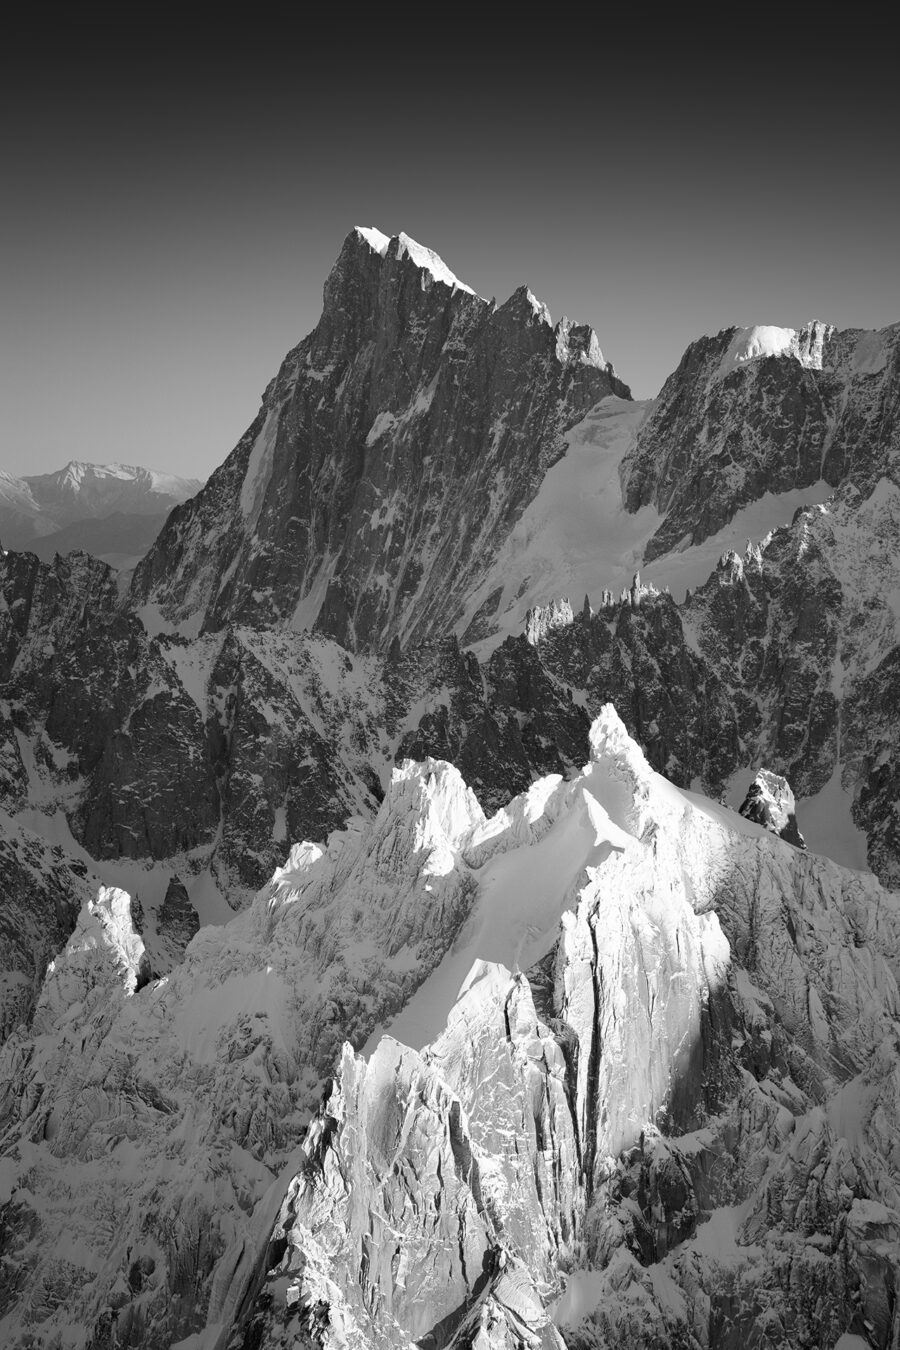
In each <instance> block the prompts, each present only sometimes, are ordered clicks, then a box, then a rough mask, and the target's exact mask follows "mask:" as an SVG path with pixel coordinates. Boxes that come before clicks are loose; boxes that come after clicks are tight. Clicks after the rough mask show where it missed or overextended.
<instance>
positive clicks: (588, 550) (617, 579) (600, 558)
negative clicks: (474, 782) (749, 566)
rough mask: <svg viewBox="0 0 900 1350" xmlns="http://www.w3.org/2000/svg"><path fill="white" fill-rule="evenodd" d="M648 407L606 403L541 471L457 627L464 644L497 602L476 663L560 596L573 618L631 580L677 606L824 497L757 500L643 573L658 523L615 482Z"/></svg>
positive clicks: (807, 493) (821, 493)
mask: <svg viewBox="0 0 900 1350" xmlns="http://www.w3.org/2000/svg"><path fill="white" fill-rule="evenodd" d="M653 407H654V404H653V402H652V401H648V402H643V403H635V402H628V401H626V400H624V399H620V398H616V397H615V396H610V397H608V398H605V399H603V400H601V402H600V403H598V404H597V405H596V406H595V407H594V408H592V409H591V410H590V412H589V413H588V414H587V415H586V416H585V417H584V418H583V419H582V420H581V421H580V422H579V423H578V424H577V426H575V427H574V428H573V430H572V431H571V432H569V434H568V436H567V437H566V453H565V455H564V457H563V458H562V459H561V460H559V462H558V463H556V464H554V465H553V467H552V468H551V469H550V470H549V471H548V472H547V474H546V476H545V478H544V480H543V482H542V484H541V486H540V489H539V491H538V493H537V495H536V497H535V498H534V500H533V501H532V502H531V503H530V505H529V506H528V507H527V508H526V510H525V511H524V513H523V515H522V517H521V519H520V520H519V521H518V523H517V524H516V525H515V527H514V528H513V530H512V531H511V533H510V535H509V537H508V539H507V541H506V542H505V544H504V545H503V547H502V549H501V550H500V552H499V554H498V556H497V558H496V560H495V561H494V563H493V564H492V566H491V567H490V568H489V570H488V571H487V573H486V575H485V577H484V579H483V581H482V582H481V584H480V585H479V586H478V589H477V590H476V591H475V592H474V593H473V594H472V596H471V599H470V602H469V605H468V607H467V610H466V615H465V617H464V618H463V620H462V621H461V622H460V624H459V625H458V626H457V632H458V634H459V636H460V637H461V638H462V637H464V635H465V633H466V631H467V629H468V628H469V626H470V625H471V623H472V620H473V619H474V617H475V615H476V614H477V613H478V612H479V610H480V609H481V607H482V605H484V604H485V603H486V602H487V601H488V598H489V597H491V596H493V595H497V594H498V597H499V598H498V599H497V600H496V602H495V603H494V605H493V607H492V609H491V611H490V619H489V626H490V627H491V629H492V630H493V631H492V632H491V635H490V636H489V637H485V638H480V639H479V640H477V641H475V642H474V643H473V644H472V645H473V650H474V651H475V652H476V653H477V655H478V656H479V657H480V658H482V659H483V658H484V657H485V656H486V655H488V654H489V653H490V652H491V651H493V650H494V649H495V648H496V647H497V646H498V645H499V644H500V643H501V642H502V641H503V639H504V638H505V637H508V636H513V635H518V634H519V633H521V632H522V631H523V630H524V627H525V615H526V614H527V612H528V610H529V609H531V608H533V607H535V606H539V605H540V606H543V605H547V604H549V603H550V602H552V601H554V600H558V599H559V598H560V597H562V596H566V597H568V598H569V600H570V601H571V603H572V606H573V608H574V609H575V610H576V611H577V610H578V609H580V607H581V604H582V601H583V599H584V596H585V595H587V596H588V597H589V598H590V599H591V601H592V603H594V604H595V605H596V604H599V600H600V596H601V594H602V592H603V590H604V589H609V590H611V591H612V593H613V595H614V596H616V597H618V595H619V594H620V593H621V592H622V590H623V589H625V588H627V587H629V586H630V585H631V582H632V578H633V576H634V573H635V572H637V571H640V573H641V579H642V581H643V582H644V583H645V584H650V585H655V586H656V587H657V589H658V590H664V589H666V587H668V588H669V590H670V591H671V593H672V595H673V597H674V598H675V599H676V601H679V602H680V601H681V600H683V599H684V595H685V591H686V590H688V589H690V590H693V589H695V588H696V587H697V586H699V585H701V584H702V583H703V582H704V581H706V580H707V578H708V577H709V575H710V572H712V571H713V569H714V568H715V565H716V563H717V562H718V560H719V558H720V557H721V556H722V554H723V553H725V552H727V551H728V550H729V549H736V550H739V551H741V552H743V550H744V547H745V545H746V543H747V541H748V539H751V540H753V541H754V542H756V541H757V540H760V539H763V538H765V536H767V535H768V534H769V533H770V532H771V531H772V530H774V529H775V528H776V527H777V526H779V525H786V524H789V523H790V521H791V519H792V518H793V515H794V513H795V511H796V510H797V509H798V508H799V507H801V506H806V505H813V504H817V503H820V502H824V501H826V500H827V498H828V497H829V496H830V495H831V492H832V489H831V488H829V487H828V485H827V484H826V483H824V482H819V483H815V484H813V486H812V487H809V488H803V489H792V490H791V491H789V492H781V493H771V492H767V493H765V494H764V495H763V496H762V497H761V498H760V499H759V500H758V501H756V502H754V503H753V504H752V505H750V506H746V507H743V508H741V509H740V510H739V511H738V512H737V513H736V515H735V516H734V519H733V520H732V521H731V522H730V523H729V524H728V525H726V526H725V527H724V528H723V529H721V530H719V531H717V532H716V533H715V534H714V535H712V536H711V537H710V538H709V539H706V540H704V542H703V543H701V544H694V545H691V544H689V543H686V544H685V545H684V546H683V547H681V548H677V549H674V550H672V551H671V552H669V553H666V554H664V555H663V556H662V557H660V558H656V559H654V561H653V562H652V563H649V564H647V565H646V566H645V565H644V564H643V562H642V558H643V554H644V549H645V547H646V545H647V543H648V542H649V540H650V539H651V538H652V537H653V535H654V534H655V533H656V530H657V528H658V527H659V524H660V521H661V520H662V517H661V515H660V514H659V512H658V511H657V510H656V508H655V507H653V506H642V507H641V508H640V510H638V511H636V512H634V513H629V512H626V511H625V509H624V507H623V503H622V490H621V485H620V480H619V473H620V468H621V465H622V461H623V459H624V457H625V456H626V455H627V454H628V452H629V450H630V449H631V448H632V446H633V445H634V439H635V437H636V435H637V432H638V430H639V428H640V426H641V425H642V423H643V422H644V421H645V419H646V418H647V417H648V415H649V414H650V413H651V412H652V410H653Z"/></svg>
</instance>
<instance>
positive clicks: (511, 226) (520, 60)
mask: <svg viewBox="0 0 900 1350" xmlns="http://www.w3.org/2000/svg"><path fill="white" fill-rule="evenodd" d="M222 28H223V26H222V24H221V23H219V22H218V21H217V26H216V29H215V31H213V30H212V29H210V30H208V31H207V30H206V29H202V30H199V29H198V31H196V32H195V31H192V30H186V31H183V30H182V29H179V30H178V32H177V34H174V35H170V34H167V33H160V32H159V31H149V30H148V32H145V33H141V34H139V37H138V39H136V40H133V41H132V40H131V39H129V38H128V37H127V36H126V32H125V30H124V28H123V30H121V31H119V30H115V29H114V28H111V27H110V25H108V24H107V25H105V26H104V28H103V30H102V36H98V34H93V33H89V32H87V33H86V32H85V30H84V29H77V30H76V31H75V32H74V34H67V33H66V32H60V31H58V30H57V29H56V28H54V30H53V32H52V34H50V35H49V36H47V35H45V34H40V35H39V37H35V38H34V39H33V43H32V48H28V47H27V43H26V47H25V49H24V55H23V52H22V49H20V48H18V47H17V51H18V52H19V56H20V58H21V59H20V60H19V61H18V63H17V66H16V70H15V71H13V72H12V73H11V76H10V78H9V79H8V81H7V83H6V85H5V87H4V93H3V98H4V101H5V103H6V104H7V107H6V108H5V112H6V116H5V118H4V130H3V132H2V135H3V138H4V153H5V163H6V165H7V169H6V186H7V194H6V195H7V200H8V206H7V208H6V210H5V213H4V215H3V217H2V218H0V232H2V238H3V255H4V257H5V259H6V261H7V277H6V279H5V284H4V323H3V325H2V334H3V342H2V360H0V372H2V374H0V380H2V402H0V407H2V410H3V423H2V443H0V468H2V469H4V470H6V471H7V472H9V473H13V474H16V475H25V474H36V473H42V472H49V471H51V470H54V469H57V468H60V467H62V465H64V464H65V463H66V462H67V461H68V460H70V459H79V460H86V461H88V462H93V463H108V462H111V461H120V462H123V463H131V464H140V465H145V466H147V467H150V468H153V469H157V470H161V471H163V472H168V473H175V474H179V475H182V476H185V477H198V478H204V477H206V476H208V474H209V473H210V472H211V471H212V470H213V469H214V468H215V467H216V466H217V465H218V464H220V463H221V462H222V461H223V460H224V459H225V457H226V456H227V454H228V453H229V452H230V451H231V449H232V448H233V446H234V445H235V444H236V443H237V441H238V440H239V439H240V437H241V435H242V434H243V432H244V431H245V429H246V427H247V426H248V425H249V423H250V422H251V421H252V420H253V417H254V416H255V414H256V411H257V409H258V406H259V401H260V398H261V396H262V393H263V390H264V389H265V387H266V385H267V383H268V382H269V380H270V379H271V378H272V377H273V376H274V375H275V373H276V371H277V369H278V366H279V364H280V362H281V360H282V359H283V357H284V355H285V353H286V352H287V351H288V350H289V349H290V348H291V347H293V346H294V345H296V343H297V342H298V341H299V340H300V339H301V338H303V337H304V336H305V335H306V334H307V333H308V332H309V331H310V330H311V329H312V328H313V327H314V325H315V323H316V322H317V320H318V317H319V313H320V310H321V294H322V285H323V283H324V280H325V278H326V276H327V274H328V271H329V269H330V267H331V265H332V263H333V262H334V259H335V258H336V257H337V254H338V252H339V250H340V247H341V243H342V241H343V239H344V237H345V236H346V234H347V233H348V231H349V230H350V229H352V227H353V226H354V225H357V224H359V225H374V226H376V227H377V228H378V229H380V230H382V231H383V232H384V233H386V234H396V233H398V232H399V231H401V230H404V231H406V233H408V234H409V235H411V236H412V237H413V238H414V239H417V240H418V241H419V242H420V243H423V244H426V245H427V246H428V247H430V248H433V249H434V250H435V251H436V252H438V253H439V254H440V255H441V257H442V258H443V259H444V260H445V262H446V263H447V265H448V266H449V267H450V268H451V269H452V270H453V271H454V272H455V273H456V275H457V276H458V277H459V278H460V279H461V280H463V281H465V282H466V283H467V284H468V285H470V286H471V287H472V288H473V289H474V290H476V291H478V292H479V293H480V294H482V295H485V296H487V297H488V298H490V297H491V296H496V297H497V301H498V303H502V301H503V300H505V299H506V298H507V296H508V295H510V294H511V293H512V292H513V291H514V290H515V289H516V287H517V286H519V285H521V284H522V283H523V282H524V283H527V284H528V285H529V286H530V288H531V289H532V291H533V292H534V293H535V294H536V295H537V296H538V297H539V298H540V299H541V300H542V301H543V302H544V303H545V304H546V305H547V306H548V307H549V309H550V311H551V314H552V315H553V318H554V320H556V319H558V318H559V317H561V316H562V315H563V314H567V315H568V316H569V317H570V318H572V319H575V320H577V321H579V322H587V323H590V324H591V325H592V326H593V327H594V329H595V330H596V332H597V334H598V337H599V340H600V345H601V347H602V350H603V353H604V356H605V357H606V359H607V360H610V361H612V363H613V364H614V366H615V368H616V370H617V372H618V374H619V375H620V377H621V378H622V379H623V380H624V381H625V382H626V383H627V384H629V385H630V386H631V389H632V393H633V394H634V396H635V397H636V398H647V397H651V396H653V395H655V394H656V393H657V392H658V391H659V388H660V386H661V385H662V382H663V381H664V379H665V378H666V376H667V375H668V374H669V373H670V372H671V371H672V370H673V369H674V368H675V367H676V366H677V364H678V362H679V360H680V359H681V356H682V353H683V351H684V349H685V347H686V346H687V345H688V343H689V342H691V341H693V340H694V339H695V338H697V337H699V336H701V335H702V334H704V333H715V332H718V331H719V330H720V329H721V328H724V327H730V326H732V325H734V324H739V325H747V324H754V323H770V324H777V325H783V326H787V327H799V326H800V325H802V324H803V323H805V322H807V321H809V320H812V319H820V320H823V321H825V322H828V323H833V324H835V325H836V326H837V327H859V328H878V327H883V326H885V325H887V324H890V323H895V322H897V321H900V294H898V290H900V287H898V267H897V263H896V242H895V235H896V223H895V222H896V219H897V210H896V208H897V198H898V191H900V190H898V187H897V183H896V176H895V175H894V174H893V173H892V172H891V165H892V163H893V158H894V150H893V128H894V124H895V122H896V117H895V115H894V114H893V113H892V94H891V89H892V83H891V79H890V72H889V61H888V56H887V53H886V51H885V53H884V54H883V55H882V53H880V52H878V51H876V52H875V53H874V54H872V53H866V54H865V58H863V56H862V55H859V56H858V57H857V56H855V55H854V53H853V52H852V50H850V49H849V47H846V46H845V47H844V49H842V50H841V51H840V52H839V53H834V54H831V55H829V56H827V57H826V56H823V55H822V53H821V52H817V51H815V50H813V49H809V50H807V49H804V50H802V51H800V52H798V51H795V50H790V51H789V50H787V49H785V48H782V47H780V48H779V49H778V51H777V52H776V53H775V54H774V55H773V54H772V53H771V52H769V51H766V50H763V51H762V52H759V51H754V50H753V48H752V43H750V44H744V45H743V46H742V49H741V51H740V52H738V53H734V52H729V53H726V55H725V56H723V55H722V53H721V52H713V53H710V51H709V49H699V48H698V49H696V50H695V49H694V48H691V49H690V51H689V53H688V55H687V56H685V55H684V54H683V53H681V54H679V55H678V56H677V59H674V58H673V59H669V58H670V51H669V48H668V46H667V35H666V34H662V35H660V37H659V38H658V39H657V41H656V43H655V45H654V44H649V45H648V44H647V43H646V42H644V41H643V39H642V40H641V43H638V42H637V39H636V38H630V37H629V35H628V34H627V33H626V34H624V35H623V33H622V32H620V31H619V30H618V29H617V30H610V32H609V33H600V34H599V36H598V37H596V38H595V39H594V41H593V42H589V41H587V40H585V41H580V40H579V37H578V34H577V33H574V32H573V34H572V41H571V47H570V48H569V49H565V50H558V49H557V48H556V47H554V45H553V40H552V39H551V40H549V45H548V40H547V39H546V37H545V35H541V34H540V33H539V32H538V33H536V34H534V35H532V34H529V33H527V32H524V31H522V32H517V34H516V37H515V42H516V44H517V45H516V46H511V45H510V42H511V41H513V40H512V39H510V40H507V41H506V44H505V45H504V44H500V45H499V46H496V47H495V48H490V47H485V46H484V43H483V39H482V38H481V36H480V35H479V41H478V44H477V45H472V46H470V47H466V46H465V44H464V43H463V44H462V45H460V43H459V42H457V41H456V40H454V39H449V38H448V39H447V40H446V41H445V42H444V45H443V46H439V45H437V44H436V43H435V42H434V41H431V40H426V39H424V38H421V37H420V35H419V34H418V33H413V32H407V31H406V29H405V27H403V26H401V25H399V24H398V25H397V31H396V32H395V31H394V29H393V28H392V27H391V26H390V25H385V26H384V27H383V31H377V32H376V31H373V32H365V33H364V34H362V36H361V38H360V40H358V41H357V42H356V44H355V45H354V42H353V40H352V39H351V38H348V37H347V35H345V34H339V35H335V34H324V35H323V34H321V33H316V32H315V31H313V32H311V33H307V34H304V36H303V39H302V41H301V40H300V38H297V40H296V42H293V43H292V40H291V38H290V36H289V35H281V39H280V38H279V33H277V32H276V33H270V32H268V31H260V32H257V31H256V30H254V31H253V32H251V33H247V32H245V31H244V29H243V28H237V27H235V28H234V29H229V30H226V31H224V32H223V31H222ZM98 33H99V28H98ZM556 40H557V44H558V42H559V35H558V34H557V37H556ZM72 42H74V43H75V47H74V49H73V48H72V46H71V44H72ZM604 43H605V44H606V45H603V44H604ZM257 48H259V50H257ZM29 53H30V59H29ZM536 57H537V58H539V59H540V61H542V62H543V68H541V66H540V65H537V64H535V62H536ZM879 61H881V64H882V69H879V65H878V63H879Z"/></svg>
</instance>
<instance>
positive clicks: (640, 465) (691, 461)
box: [622, 323, 900, 561]
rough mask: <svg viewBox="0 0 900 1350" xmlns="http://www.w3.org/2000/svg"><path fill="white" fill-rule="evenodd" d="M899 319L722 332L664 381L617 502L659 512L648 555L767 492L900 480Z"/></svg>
mask: <svg viewBox="0 0 900 1350" xmlns="http://www.w3.org/2000/svg"><path fill="white" fill-rule="evenodd" d="M898 424H900V325H897V324H895V325H893V326H892V327H890V328H884V329H882V330H881V331H880V332H864V331H861V330H859V329H847V330H846V331H843V332H838V331H837V330H835V329H834V328H831V327H829V326H828V325H826V324H819V323H815V324H809V325H808V326H807V327H806V328H805V329H803V330H801V331H800V332H799V333H798V332H794V331H793V330H792V329H783V328H766V327H758V328H749V329H742V328H729V329H725V330H724V331H723V332H721V333H719V334H718V336H717V337H714V338H701V339H700V340H699V341H698V342H694V343H692V344H691V346H690V347H688V349H687V351H686V352H685V354H684V356H683V358H682V361H681V364H680V365H679V367H678V369H677V370H676V371H675V372H674V374H672V375H670V376H669V379H668V380H667V381H666V383H665V385H664V386H663V389H662V392H661V393H660V396H659V398H658V400H657V402H656V406H655V408H654V409H653V412H652V414H651V415H650V417H649V418H648V419H647V421H646V423H645V424H644V426H643V427H642V428H641V430H640V432H639V434H638V437H637V441H636V444H635V446H634V449H633V451H632V452H631V454H630V455H629V456H628V457H627V458H626V460H625V462H624V463H623V466H622V487H623V495H624V500H625V505H626V507H627V508H628V509H629V510H631V511H634V510H637V509H638V508H639V507H640V506H643V505H644V504H646V503H652V504H653V505H654V506H656V507H657V508H658V509H659V510H660V511H661V512H663V513H664V515H665V519H664V521H663V522H662V524H661V525H660V526H659V528H658V529H657V531H656V533H655V534H654V536H653V538H652V539H651V541H650V543H649V544H648V546H647V550H646V554H645V557H646V558H647V560H648V561H649V560H650V559H652V558H655V557H658V556H659V555H660V554H662V553H665V552H666V551H667V550H669V549H671V548H674V547H676V546H677V545H679V544H680V543H682V542H683V541H690V542H692V543H698V542H699V541H701V540H703V539H705V538H707V537H708V536H709V535H711V534H715V532H716V531H717V530H718V529H720V528H721V526H722V525H724V524H725V523H726V522H727V521H728V520H730V519H731V517H732V516H733V515H734V513H735V511H736V510H737V509H738V508H739V507H741V506H745V505H746V504H747V503H748V502H752V501H756V500H757V499H758V498H760V497H762V496H763V494H764V493H766V492H784V491H787V490H788V489H790V488H807V487H811V486H812V485H813V484H814V483H816V482H817V481H818V480H820V479H824V480H825V482H826V483H828V484H829V485H830V486H831V487H838V486H840V485H842V484H844V483H852V484H853V485H854V486H855V487H856V489H857V490H858V491H859V492H861V493H863V494H864V495H868V494H869V493H870V492H871V491H872V489H873V488H874V487H875V485H876V484H877V482H878V480H879V479H880V478H882V477H886V478H888V479H890V480H891V481H893V482H895V483H896V482H898V481H900V469H898V461H897V450H898V439H897V428H898Z"/></svg>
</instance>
